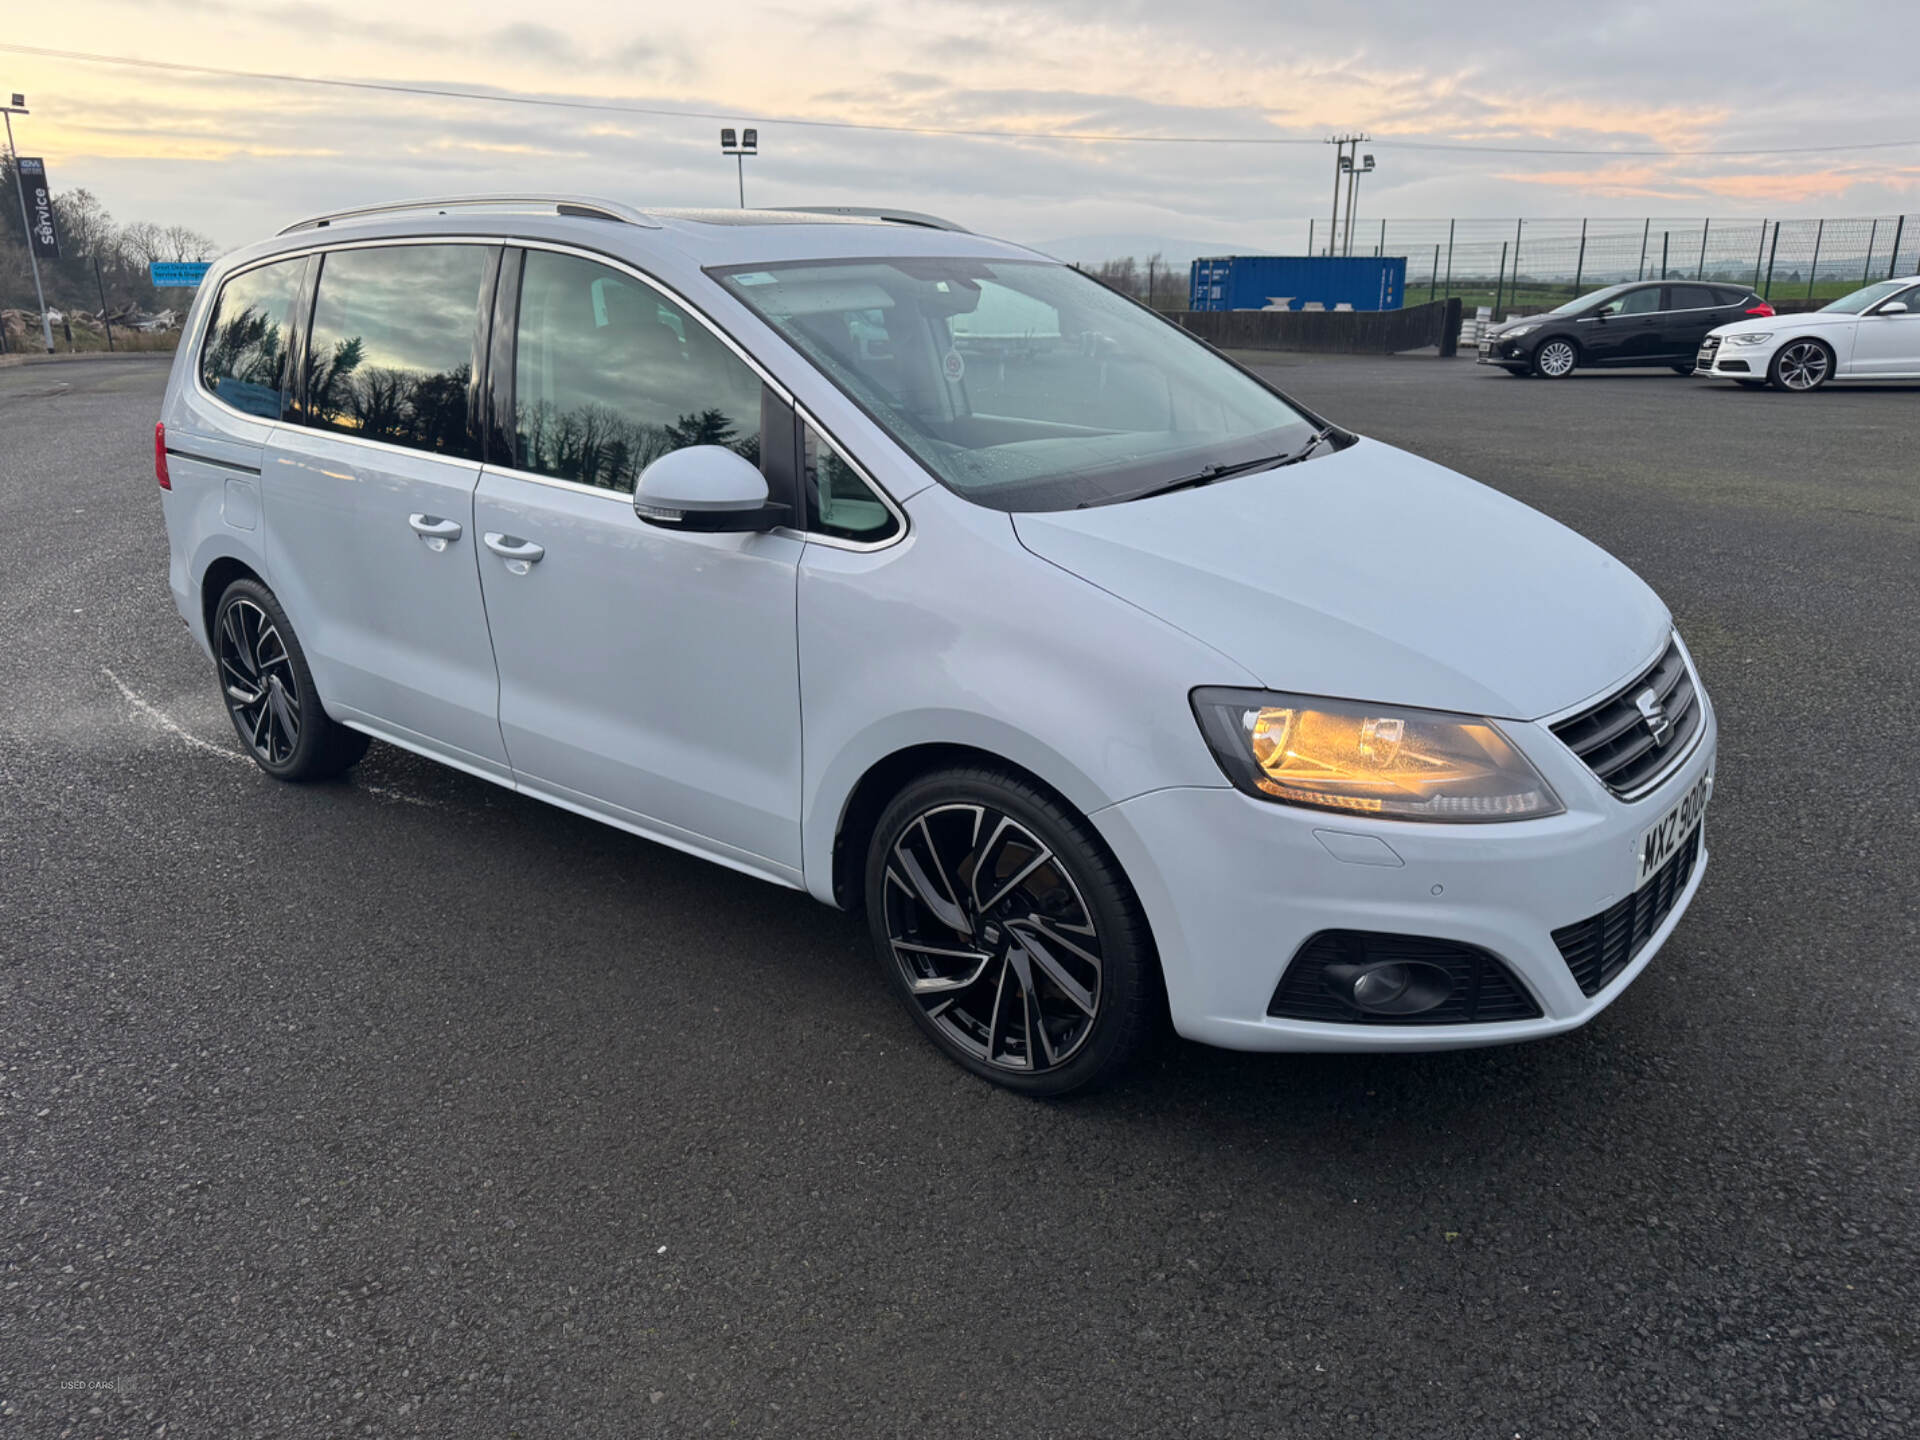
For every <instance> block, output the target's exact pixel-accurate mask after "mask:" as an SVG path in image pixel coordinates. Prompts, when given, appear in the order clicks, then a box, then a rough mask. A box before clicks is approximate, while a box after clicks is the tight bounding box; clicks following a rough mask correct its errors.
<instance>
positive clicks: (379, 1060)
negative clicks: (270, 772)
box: [0, 356, 1920, 1440]
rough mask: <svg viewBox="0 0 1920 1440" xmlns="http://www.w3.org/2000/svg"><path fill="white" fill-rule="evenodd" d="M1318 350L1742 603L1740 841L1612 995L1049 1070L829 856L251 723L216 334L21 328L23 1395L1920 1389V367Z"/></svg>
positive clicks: (1887, 1404)
mask: <svg viewBox="0 0 1920 1440" xmlns="http://www.w3.org/2000/svg"><path fill="white" fill-rule="evenodd" d="M1264 363H1267V364H1268V365H1269V366H1270V373H1271V374H1272V375H1273V377H1274V378H1275V379H1276V380H1277V381H1278V382H1279V383H1280V384H1281V385H1283V386H1284V387H1287V388H1289V389H1291V390H1292V391H1293V392H1294V393H1296V394H1297V395H1298V396H1300V398H1302V399H1303V400H1305V401H1306V402H1308V403H1309V404H1311V405H1314V406H1316V407H1318V408H1320V409H1321V410H1323V411H1324V412H1325V413H1326V414H1328V415H1329V416H1331V417H1332V418H1334V419H1337V420H1339V421H1341V422H1343V423H1346V424H1349V425H1352V426H1354V427H1355V428H1358V429H1360V430H1363V431H1365V432H1367V433H1369V434H1371V435H1374V436H1376V437H1378V438H1380V439H1384V440H1387V441H1390V442H1393V443H1396V444H1400V445H1404V446H1406V447H1408V448H1410V449H1412V450H1415V451H1417V452H1418V453H1421V454H1423V455H1426V456H1429V457H1431V458H1433V459H1436V460H1439V461H1441V462H1443V463H1446V464H1449V465H1452V466H1454V467H1456V468H1458V469H1461V470H1464V471H1466V472H1467V473H1469V474H1472V475H1474V476H1476V477H1477V478H1479V479H1482V480H1484V481H1486V482H1488V483H1490V484H1493V485H1495V486H1497V487H1499V488H1500V489H1502V490H1505V491H1507V492H1509V493H1511V494H1513V495H1515V496H1518V497H1519V498H1520V499H1522V500H1525V501H1527V502H1528V503H1530V504H1532V505H1535V506H1537V507H1539V508H1541V509H1543V510H1545V511H1547V512H1548V513H1550V514H1552V515H1554V516H1556V517H1558V518H1560V519H1562V520H1565V521H1566V522H1568V523H1569V524H1572V525H1574V526H1575V527H1576V528H1578V529H1580V530H1582V531H1584V532H1585V533H1587V534H1588V535H1591V536H1592V537H1594V538H1595V539H1596V540H1598V541H1599V542H1600V543H1601V544H1603V545H1605V546H1607V547H1608V548H1609V549H1611V550H1612V551H1613V552H1614V553H1615V554H1616V555H1618V556H1620V557H1621V558H1622V559H1623V560H1625V561H1626V562H1627V563H1629V564H1630V565H1632V566H1633V567H1634V568H1635V569H1636V570H1638V571H1639V572H1640V573H1641V574H1642V575H1644V576H1645V577H1646V578H1647V579H1648V580H1649V581H1650V582H1651V583H1652V584H1653V585H1654V586H1655V587H1656V588H1657V589H1658V590H1659V591H1660V593H1661V594H1662V595H1663V596H1664V597H1665V599H1666V600H1667V601H1668V603H1669V604H1670V605H1671V606H1672V608H1673V610H1674V612H1675V615H1676V617H1677V620H1678V623H1679V625H1680V628H1681V630H1682V632H1683V633H1684V634H1685V635H1686V637H1687V639H1688V641H1689V643H1690V644H1691V645H1692V647H1693V649H1694V652H1695V655H1696V656H1697V658H1698V661H1699V663H1700V666H1701V669H1702V672H1703V674H1704V677H1705V681H1706V684H1707V686H1708V687H1709V689H1710V691H1711V692H1712V694H1713V696H1714V698H1715V701H1716V703H1717V704H1718V706H1719V710H1720V715H1721V724H1722V749H1721V758H1720V764H1719V777H1718V780H1719V783H1718V787H1717V790H1716V794H1715V797H1714V802H1713V809H1712V811H1711V813H1710V816H1709V822H1708V825H1709V835H1710V843H1711V849H1712V856H1713V859H1712V868H1711V871H1710V873H1709V875H1708V877H1707V881H1706V884H1705V885H1704V887H1703V889H1702V892H1701V894H1700V897H1699V900H1698V902H1697V903H1696V905H1695V906H1694V908H1693V910H1692V912H1691V913H1690V914H1689V915H1688V917H1687V919H1686V920H1685V922H1684V923H1683V924H1682V926H1681V928H1680V929H1679V931H1678V933H1677V934H1676V935H1675V937H1674V939H1673V941H1672V943H1671V944H1670V945H1669V946H1668V947H1667V949H1666V950H1665V951H1664V952H1663V953H1662V954H1661V956H1660V957H1659V958H1658V960H1657V961H1656V962H1655V963H1654V965H1653V966H1652V967H1651V968H1650V969H1649V971H1648V972H1647V974H1646V975H1645V976H1644V977H1643V978H1642V979H1641V980H1640V981H1639V983H1638V984H1637V985H1635V986H1634V987H1633V988H1632V989H1631V990H1630V991H1629V992H1628V993H1627V994H1626V995H1625V996H1624V997H1623V998H1622V999H1621V1000H1620V1001H1619V1002H1618V1003H1617V1004H1615V1005H1614V1006H1613V1007H1612V1008H1611V1009H1610V1010H1609V1011H1607V1012H1606V1013H1605V1014H1604V1015H1602V1016H1601V1017H1600V1018H1599V1019H1598V1020H1597V1021H1596V1022H1595V1023H1594V1024H1592V1025H1591V1026H1589V1027H1588V1028H1586V1029H1585V1030H1582V1031H1580V1032H1577V1033H1576V1034H1573V1035H1571V1036H1567V1037H1563V1038H1560V1039H1556V1040H1552V1041H1548V1042H1543V1043H1537V1044H1532V1045H1527V1046H1522V1047H1518V1048H1512V1049H1502V1050H1481V1051H1471V1052H1465V1053H1458V1054H1441V1055H1422V1056H1390V1057H1379V1058H1369V1057H1287V1056H1265V1057H1262V1056H1246V1055H1233V1054H1227V1053H1223V1052H1217V1051H1211V1050H1205V1049H1202V1048H1199V1047H1195V1046H1191V1045H1184V1044H1179V1043H1169V1044H1168V1045H1167V1046H1166V1047H1165V1048H1164V1050H1163V1051H1162V1052H1160V1053H1159V1054H1157V1055H1156V1057H1155V1058H1154V1059H1153V1060H1152V1061H1151V1063H1149V1064H1148V1065H1146V1066H1145V1067H1144V1068H1143V1069H1142V1070H1141V1072H1140V1073H1139V1074H1137V1075H1136V1076H1135V1077H1133V1078H1132V1079H1131V1080H1130V1081H1129V1082H1128V1083H1126V1084H1124V1085H1123V1086H1121V1087H1120V1088H1118V1089H1116V1090H1113V1091H1111V1092H1108V1093H1105V1094H1101V1095H1098V1096H1095V1097H1092V1098H1089V1099H1085V1100H1082V1101H1077V1102H1072V1103H1066V1104H1038V1103H1033V1102H1030V1101H1025V1100H1021V1099H1018V1098H1015V1097H1014V1096H1011V1095H1007V1094H1003V1093H1000V1092H997V1091H995V1090H993V1089H991V1088H989V1087H987V1086H985V1085H983V1084H981V1083H980V1082H978V1081H975V1080H973V1079H971V1078H969V1077H968V1076H966V1075H965V1074H963V1073H962V1072H960V1071H959V1070H958V1069H956V1068H955V1067H953V1066H952V1065H950V1064H948V1063H947V1062H946V1061H944V1060H943V1059H941V1058H940V1056H938V1055H937V1054H936V1053H934V1052H933V1051H932V1050H931V1049H930V1048H929V1047H928V1046H927V1045H926V1044H925V1043H924V1042H923V1041H921V1039H920V1038H919V1037H918V1035H917V1033H916V1032H915V1030H914V1029H913V1027H912V1024H911V1023H910V1021H909V1020H908V1018H907V1016H906V1015H905V1014H904V1013H903V1012H902V1011H901V1010H900V1008H899V1006H898V1005H897V1003H896V1002H895V1001H894V1000H893V999H892V998H891V997H890V996H889V995H888V994H887V993H886V991H885V990H884V989H883V988H882V986H881V983H880V980H879V976H878V972H877V970H876V968H875V967H874V964H873V962H872V960H871V958H870V956H869V954H868V952H867V949H866V944H865V939H864V935H863V932H862V929H861V926H860V924H859V922H858V921H857V920H855V919H853V918H851V917H848V916H843V915H840V914H837V913H835V912H832V911H829V910H826V909H823V908H821V907H820V906H818V905H816V904H815V903H814V902H812V901H810V900H808V899H806V898H805V897H804V896H801V895H798V894H793V893H788V892H784V891H781V890H779V889H776V888H774V887H771V886H768V885H764V884H761V883H758V882H756V881H753V880H749V879H746V878H744V877H742V876H739V875H735V874H732V873H729V872H727V871H725V870H721V869H719V868H716V867H713V866H710V865H706V864H703V863H701V862H699V861H696V860H693V859H689V858H687V857H685V856H682V855H679V854H676V853H674V852H672V851H669V850H666V849H662V848H659V847H657V846H652V845H649V844H647V843H646V842H643V841H641V840H638V839H635V838H633V837H630V836H627V835H624V834H621V833H618V832H616V831H613V830H611V829H607V828H604V827H601V826H599V825H596V824H594V823H592V822H590V821H588V820H584V819H581V818H578V817H575V816H572V815H569V814H564V813H561V812H559V811H557V810H553V809H550V808H547V807H544V806H541V805H539V804H537V803H534V802H532V801H527V800H523V799H521V798H519V797H516V796H514V795H512V794H509V793H507V792H504V791H501V790H499V789H496V788H494V787H491V786H489V785H487V784H485V783H483V782H481V781H478V780H474V779H470V778H468V777H466V776H463V775H460V774H456V773H454V772H451V771H448V770H444V769H440V768H437V767H435V766H433V765H431V764H429V763H427V762H424V761H421V760H418V759H415V758H413V757H411V756H409V755H405V754H402V753H399V752H397V751H394V750H392V749H389V748H387V747H384V746H379V745H376V746H375V747H374V750H373V752H372V754H371V755H370V756H369V758H368V760H367V761H366V763H365V764H364V765H363V766H362V767H360V768H359V769H358V770H357V771H355V772H353V774H352V775H351V776H350V777H349V778H348V779H346V780H345V781H343V782H340V783H334V784H329V785H325V786H320V787H307V788H302V787H290V786H284V785H279V784H276V783H274V782H272V781H270V780H268V779H266V778H264V777H263V776H261V775H260V774H258V773H257V772H256V771H255V770H254V768H253V767H252V765H251V764H250V763H248V762H247V761H246V760H244V759H243V758H242V757H241V754H240V751H239V748H238V745H237V743H236V741H235V738H234V736H233V733H232V731H231V728H230V727H229V725H228V723H227V720H226V718H225V715H224V713H223V711H222V709H221V707H220V702H219V699H218V695H217V692H216V689H215V686H214V683H213V678H212V670H211V666H210V664H209V663H208V662H207V661H206V660H205V659H204V657H202V656H201V655H200V654H199V653H198V651H196V650H195V648H194V647H193V645H192V643H191V642H190V640H189V639H188V636H187V633H186V631H185V630H184V629H183V628H182V626H181V624H180V622H179V620H178V618H177V617H176V616H175V614H174V611H173V608H172V604H171V601H170V599H169V597H168V594H167V589H166V542H165V537H164V535H163V532H162V528H161V523H160V511H159V504H158V501H157V498H156V496H155V493H154V487H153V480H152V474H151V460H150V455H151V427H152V422H153V420H154V419H155V418H156V411H157V407H158V399H159V395H160V390H161V387H162V384H163V382H164V377H165V373H166V372H165V369H164V366H163V365H162V364H159V363H155V362H151V361H137V360H136V361H123V362H110V361H102V362H97V363H93V362H89V363H75V364H67V365H46V366H25V367H19V368H13V369H5V370H0V537H3V540H4V543H3V544H0V1217H4V1218H3V1219H0V1433H5V1434H7V1435H18V1436H21V1437H28V1440H39V1437H43V1436H44V1437H54V1436H73V1437H115V1440H118V1437H125V1436H148V1435H159V1434H165V1435H168V1436H176V1437H178V1436H208V1437H219V1440H236V1437H248V1436H298V1437H325V1436H345V1435H395V1436H398V1435H416V1434H418V1435H432V1436H450V1437H452V1436H459V1437H469V1436H527V1437H533V1436H563V1435H564V1436H579V1437H599V1436H610V1437H611V1436H621V1437H626V1436H646V1435H663V1436H664V1435H673V1436H678V1435H697V1434H703V1433H712V1434H730V1435H749V1436H760V1435H795V1436H842V1435H844V1436H854V1435H878V1436H895V1435H908V1434H911V1435H914V1436H917V1437H933V1436H947V1435H956V1436H958V1435H992V1436H1009V1437H1014V1436H1018V1437H1041V1436H1061V1437H1069V1436H1070V1437H1082V1436H1087V1437H1113V1436H1145V1437H1184V1436H1192V1437H1218V1436H1239V1435H1246V1436H1263V1437H1265V1436H1288V1437H1305V1436H1322V1435H1326V1436H1334V1435H1338V1436H1342V1437H1349V1436H1352V1437H1363V1436H1364V1437H1371V1436H1381V1437H1394V1440H1402V1437H1414V1436H1422V1437H1424V1436H1445V1437H1452V1436H1460V1437H1486V1440H1496V1437H1497V1440H1510V1437H1516V1436H1518V1437H1535V1436H1542V1437H1548V1436H1552V1437H1559V1436H1595V1437H1602V1436H1604V1437H1623V1436H1634V1437H1638V1436H1674V1437H1687V1440H1699V1437H1703V1436H1728V1437H1740V1440H1758V1437H1774V1436H1794V1437H1803V1436H1804V1437H1821V1440H1827V1437H1846V1436H1874V1437H1900V1436H1912V1435H1914V1434H1916V1433H1920V1215H1917V1214H1916V1208H1917V1207H1916V1183H1917V1182H1920V1144H1917V1143H1916V1138H1917V1127H1916V1122H1915V1114H1916V1103H1917V1102H1920V1086H1917V1085H1916V1077H1917V1075H1920V1044H1917V1043H1916V1021H1917V1020H1920V967H1917V966H1916V958H1917V957H1920V944H1916V938H1917V937H1916V931H1917V930H1920V924H1917V923H1916V921H1917V918H1920V917H1917V913H1916V911H1917V907H1916V895H1917V894H1920V825H1917V824H1916V820H1915V810H1916V807H1917V806H1920V763H1916V758H1915V756H1916V741H1915V736H1916V731H1917V729H1920V727H1917V726H1916V716H1920V664H1916V659H1915V636H1916V634H1920V585H1916V571H1917V569H1920V566H1917V563H1916V562H1920V444H1917V443H1916V442H1917V441H1920V391H1916V390H1913V389H1906V390H1880V391H1872V392H1868V391H1853V392H1842V391H1833V392H1828V393H1821V394H1816V395H1811V396H1783V395H1772V394H1749V393H1747V392H1743V391H1737V390H1734V389H1732V388H1731V387H1723V386H1718V385H1709V384H1705V383H1702V382H1696V381H1691V380H1682V379H1678V378H1675V377H1673V376H1672V375H1670V374H1668V373H1666V372H1650V373H1647V374H1619V375H1598V376H1587V375H1581V376H1576V377H1574V378H1572V379H1570V380H1567V381H1563V382H1549V381H1538V380H1527V381H1522V380H1514V379H1510V378H1508V377H1506V376H1505V375H1503V374H1500V373H1498V372H1495V371H1491V370H1488V369H1485V368H1480V367H1475V366H1474V365H1472V364H1471V363H1469V362H1467V361H1464V360H1462V361H1453V362H1442V361H1438V360H1432V359H1422V358H1411V357H1405V358H1396V359H1329V358H1321V357H1308V356H1286V357H1267V360H1266V361H1265V362H1264ZM1355 543H1364V537H1358V538H1357V539H1356V541H1355ZM1459 563H1460V564H1461V565H1463V566H1470V565H1471V564H1472V563H1473V558H1472V557H1471V556H1461V557H1459Z"/></svg>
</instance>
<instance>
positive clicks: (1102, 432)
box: [714, 258, 1313, 511]
mask: <svg viewBox="0 0 1920 1440" xmlns="http://www.w3.org/2000/svg"><path fill="white" fill-rule="evenodd" d="M714 273H715V274H716V275H717V277H718V278H719V279H720V280H721V282H722V283H723V284H724V285H726V287H727V288H728V289H729V290H730V291H731V292H732V293H733V294H734V295H736V296H738V297H739V298H740V299H741V300H742V301H744V302H745V303H746V304H747V305H748V306H749V307H750V308H751V309H753V310H754V311H755V312H756V313H757V314H759V315H760V316H761V317H762V318H763V319H764V320H766V321H767V323H768V324H770V325H771V326H773V328H774V329H776V330H778V331H779V332H780V333H781V334H782V335H783V336H785V337H786V338H787V339H788V340H789V341H790V342H792V344H793V345H794V347H795V348H796V349H798V350H799V351H800V352H801V353H802V354H803V355H805V356H806V357H807V358H808V359H809V360H811V361H812V362H813V363H814V364H815V365H816V366H818V367H819V368H820V369H821V370H822V371H823V372H824V373H825V374H826V375H827V376H828V377H829V378H830V379H832V380H833V381H834V382H835V383H836V384H838V385H839V386H840V388H841V389H842V390H844V391H845V392H846V393H847V394H848V395H849V396H851V397H852V398H853V399H854V400H855V401H856V402H857V403H858V404H859V405H860V406H861V407H862V408H863V409H865V410H866V411H867V413H868V414H869V415H871V416H872V417H873V418H874V420H875V421H876V422H877V423H878V424H879V425H881V426H882V427H883V428H884V429H886V430H887V431H888V433H889V434H891V435H892V436H893V438H894V439H895V440H897V441H898V442H899V443H900V444H901V445H902V446H903V447H905V449H906V450H907V451H908V452H909V453H911V454H912V455H913V456H915V457H916V458H917V459H918V460H919V461H920V462H921V463H922V464H923V465H925V466H926V468H927V469H928V470H929V471H930V472H931V473H932V474H933V476H934V477H935V478H936V479H937V480H939V481H940V482H941V483H942V484H944V485H946V486H947V488H949V489H951V490H953V491H954V492H956V493H957V494H960V495H962V496H964V497H966V498H967V499H970V500H973V501H975V502H977V503H979V504H982V505H987V506H991V507H993V508H995V509H1000V510H1015V511H1018V510H1060V509H1066V508H1069V507H1071V506H1075V505H1082V504H1101V503H1106V502H1109V501H1115V500H1124V499H1127V498H1129V497H1131V496H1133V495H1136V494H1140V493H1143V492H1144V491H1146V490H1149V489H1152V488H1155V487H1156V486H1158V485H1161V484H1165V483H1168V482H1171V481H1173V480H1176V479H1181V478H1184V477H1186V476H1188V475H1191V474H1195V473H1196V472H1199V471H1202V470H1205V469H1207V468H1208V467H1210V466H1214V465H1221V466H1226V465H1236V464H1244V463H1248V462H1252V461H1257V460H1260V459H1263V458H1266V457H1268V456H1273V457H1275V458H1278V457H1279V456H1281V455H1284V454H1288V453H1291V452H1293V451H1295V450H1297V449H1298V448H1299V447H1300V446H1301V445H1302V444H1304V443H1305V441H1306V440H1307V438H1308V437H1309V436H1311V434H1312V433H1313V432H1312V426H1311V425H1310V423H1309V422H1308V421H1307V419H1306V418H1305V417H1304V416H1302V415H1301V414H1300V412H1299V411H1297V410H1295V409H1294V408H1293V407H1292V406H1291V405H1289V404H1287V402H1286V401H1285V400H1283V399H1282V398H1281V397H1280V396H1278V395H1276V394H1274V393H1273V392H1272V391H1271V390H1269V389H1267V388H1266V387H1265V386H1263V385H1261V384H1260V383H1259V382H1258V381H1257V380H1255V379H1253V378H1252V377H1251V376H1249V375H1247V374H1246V373H1244V372H1243V371H1241V370H1238V369H1236V368H1235V367H1234V366H1233V365H1231V364H1229V363H1228V362H1227V361H1225V360H1223V359H1221V358H1220V357H1219V356H1217V355H1215V354H1214V353H1213V352H1212V351H1210V350H1208V349H1207V348H1206V347H1205V346H1204V345H1202V344H1200V343H1199V342H1198V341H1196V340H1194V339H1193V338H1192V337H1190V336H1188V335H1186V334H1185V333H1184V332H1182V331H1181V330H1179V329H1178V328H1176V327H1174V326H1172V325H1169V324H1167V323H1166V322H1165V321H1163V320H1161V319H1160V318H1158V317H1157V316H1155V315H1153V314H1152V313H1151V312H1149V311H1147V310H1145V309H1143V308H1142V307H1140V306H1138V305H1135V304H1134V303H1133V302H1131V301H1129V300H1126V299H1124V298H1123V297H1121V296H1119V295H1116V294H1115V293H1114V292H1113V291H1111V290H1109V289H1107V288H1106V287H1105V286H1104V285H1100V284H1098V283H1097V282H1095V281H1092V280H1089V279H1088V278H1086V277H1085V276H1084V275H1080V274H1078V273H1077V272H1075V271H1073V270H1071V269H1069V268H1067V267H1066V266H1064V265H1055V264H1050V263H1047V262H1044V261H1023V260H970V259H948V258H920V259H905V258H900V259H889V260H844V261H840V260H836V261H803V262H795V263H782V264H777V265H763V266H757V267H738V268H734V269H728V270H722V271H716V272H714Z"/></svg>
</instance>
